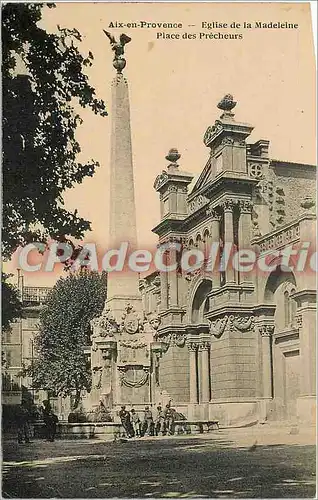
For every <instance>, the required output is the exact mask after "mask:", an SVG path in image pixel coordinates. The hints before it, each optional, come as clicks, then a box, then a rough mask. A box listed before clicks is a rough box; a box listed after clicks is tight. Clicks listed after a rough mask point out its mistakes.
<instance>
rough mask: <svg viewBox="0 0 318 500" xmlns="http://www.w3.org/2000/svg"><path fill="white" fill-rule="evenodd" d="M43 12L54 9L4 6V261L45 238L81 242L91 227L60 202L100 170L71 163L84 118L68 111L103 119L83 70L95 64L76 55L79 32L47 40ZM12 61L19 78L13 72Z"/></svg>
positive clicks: (90, 58)
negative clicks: (81, 109) (81, 111)
mask: <svg viewBox="0 0 318 500" xmlns="http://www.w3.org/2000/svg"><path fill="white" fill-rule="evenodd" d="M49 7H54V4H46V6H45V7H44V6H43V4H40V3H37V4H27V3H20V2H18V3H11V4H10V3H8V4H5V5H4V7H3V8H2V78H3V106H2V114H3V181H4V185H5V190H4V192H3V233H2V241H3V256H4V257H5V258H10V256H11V254H12V252H13V251H14V250H15V249H16V248H17V247H18V246H20V245H24V244H26V243H29V242H32V241H46V239H47V237H48V236H50V237H51V238H55V239H59V238H60V237H61V236H62V237H64V236H65V235H68V236H71V237H74V238H78V239H80V238H82V237H83V234H84V233H85V231H87V230H89V229H90V223H89V222H88V221H86V220H84V219H83V218H81V217H80V216H79V215H78V214H77V211H75V212H74V213H71V212H69V211H67V210H66V209H65V207H64V202H63V197H62V196H63V193H64V191H65V190H66V189H69V188H72V187H73V186H74V185H75V184H76V183H81V182H82V181H83V179H84V178H85V177H86V176H92V175H93V174H94V171H95V168H96V167H97V166H98V163H97V162H96V161H94V160H91V161H90V162H88V163H86V164H81V163H78V162H77V161H76V157H77V154H78V153H79V152H80V151H81V148H80V145H79V143H78V142H77V141H76V138H75V132H76V128H77V127H78V125H80V124H81V123H82V120H81V117H80V115H79V114H78V113H77V112H76V110H75V107H74V106H75V105H76V103H77V104H79V105H80V106H82V107H87V106H88V107H89V108H91V109H92V111H93V112H94V113H95V114H99V115H101V116H106V115H107V112H106V110H105V104H104V102H103V101H102V100H98V99H97V98H96V96H95V90H94V88H93V87H91V86H90V85H89V83H88V77H87V75H86V74H85V72H84V71H85V67H86V66H91V65H92V61H93V59H94V58H93V54H92V53H91V52H89V54H88V56H87V57H84V56H83V55H81V53H80V52H79V50H78V48H77V46H76V45H79V42H80V41H81V35H80V33H79V32H78V31H77V30H76V29H66V28H61V27H59V26H58V33H57V34H51V33H47V32H46V31H45V30H43V29H42V28H40V27H39V26H38V22H39V21H40V20H41V18H42V11H43V9H45V8H49ZM17 58H18V59H20V60H21V61H23V65H24V66H25V70H23V71H22V73H25V74H18V73H19V70H18V68H17ZM20 73H21V70H20ZM78 107H79V106H78Z"/></svg>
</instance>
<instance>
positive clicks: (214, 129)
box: [140, 95, 316, 426]
mask: <svg viewBox="0 0 318 500" xmlns="http://www.w3.org/2000/svg"><path fill="white" fill-rule="evenodd" d="M235 104H236V103H235V102H234V101H233V98H232V96H230V95H227V96H225V98H223V99H222V101H221V102H220V103H219V105H218V107H219V109H220V110H221V116H220V118H218V119H217V120H216V121H215V124H214V125H213V126H210V127H208V129H207V131H206V133H205V136H204V143H205V145H206V146H207V148H208V150H209V159H208V161H207V164H206V166H205V167H204V169H203V171H202V173H201V175H200V176H199V178H198V180H197V182H196V183H195V185H194V187H193V188H192V189H191V191H189V184H190V183H191V182H192V179H193V176H192V175H191V174H189V173H186V172H183V171H182V169H181V168H180V166H179V165H178V163H177V162H178V161H179V160H180V155H179V153H178V151H177V150H171V151H170V152H169V154H168V156H167V157H166V159H167V161H168V162H169V164H168V166H167V167H166V168H165V170H164V171H163V172H162V173H161V174H160V175H158V177H157V178H156V181H155V184H154V187H155V190H156V191H157V193H158V195H159V197H160V206H161V214H160V221H159V223H158V225H157V226H156V227H155V228H154V229H153V231H154V232H155V233H156V234H157V235H158V239H159V245H161V246H162V247H163V248H165V249H166V250H165V254H166V255H167V259H168V260H167V262H170V263H171V262H178V259H180V255H182V253H183V252H184V251H185V250H191V249H194V254H195V249H198V250H201V251H202V253H203V255H204V259H205V261H204V263H203V265H202V266H201V267H200V268H196V269H194V270H193V269H192V270H191V269H190V270H188V271H187V270H185V269H183V268H181V267H182V266H181V267H178V268H177V271H171V272H162V271H161V272H155V273H152V274H151V275H149V276H147V277H146V278H145V279H143V280H141V282H140V292H141V295H142V307H143V310H144V312H145V314H146V316H147V317H149V318H151V317H152V316H156V315H158V317H159V321H160V326H159V329H158V331H157V336H156V349H155V351H153V352H152V356H153V367H154V368H153V380H152V386H153V389H152V399H153V402H154V403H155V402H158V401H160V402H162V401H163V400H167V401H170V400H171V401H172V404H173V405H174V406H175V407H177V408H178V409H179V411H182V412H183V413H184V414H186V415H187V416H188V418H191V419H215V418H217V419H219V421H220V422H221V423H222V424H223V425H231V426H235V425H248V424H251V423H253V422H264V421H266V420H289V421H290V420H292V421H295V420H298V421H313V420H314V418H315V403H316V395H315V388H316V373H315V370H316V350H315V339H316V279H315V272H314V270H312V269H310V267H309V266H308V262H307V265H306V266H305V268H304V269H301V267H302V266H301V265H299V264H298V266H297V265H296V260H297V259H296V260H295V258H294V257H292V255H295V254H297V255H298V259H300V260H301V257H300V254H301V251H302V252H303V253H304V252H305V251H306V249H310V251H309V257H308V258H310V252H312V251H313V250H314V249H315V247H314V245H315V239H316V236H315V233H316V216H315V202H314V200H315V178H316V173H315V167H314V166H312V165H304V164H298V163H290V162H284V161H279V160H273V159H270V158H269V155H268V149H269V142H268V141H266V140H259V141H257V142H256V143H254V144H251V143H249V142H248V137H249V135H250V134H251V132H252V130H253V127H252V126H251V125H248V124H246V123H239V122H237V121H236V120H235V117H234V113H233V108H234V107H235ZM213 244H214V247H215V252H214V253H215V255H214V256H213V259H212V260H214V265H213V266H209V265H208V264H209V262H210V261H211V258H212V257H211V246H212V247H213ZM180 249H181V250H180ZM227 250H228V254H229V255H230V254H231V255H232V252H234V254H235V252H239V251H240V250H241V251H243V250H244V251H245V250H247V251H248V252H249V251H252V252H254V255H255V256H256V262H255V263H254V266H253V267H252V266H250V267H249V266H247V267H245V268H244V270H242V268H241V269H240V268H239V266H235V265H232V264H228V265H226V262H225V260H226V251H227ZM290 251H292V253H291V254H290V253H289V252H290ZM286 255H287V256H288V255H289V257H291V258H290V259H289V260H288V262H287V263H286V258H287V257H286ZM242 258H243V257H242ZM313 258H314V257H313ZM313 258H312V260H313ZM307 261H308V259H307ZM297 262H300V261H297ZM193 267H195V266H193ZM243 267H244V266H243Z"/></svg>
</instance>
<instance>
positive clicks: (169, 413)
mask: <svg viewBox="0 0 318 500" xmlns="http://www.w3.org/2000/svg"><path fill="white" fill-rule="evenodd" d="M175 416H176V410H174V409H173V408H171V406H170V404H167V405H166V408H165V410H164V422H165V423H164V427H165V431H164V432H165V434H166V433H167V432H168V434H170V435H172V434H174V421H175Z"/></svg>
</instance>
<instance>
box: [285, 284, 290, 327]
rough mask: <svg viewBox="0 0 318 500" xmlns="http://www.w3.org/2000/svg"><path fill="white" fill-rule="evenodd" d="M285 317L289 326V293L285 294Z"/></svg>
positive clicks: (286, 324)
mask: <svg viewBox="0 0 318 500" xmlns="http://www.w3.org/2000/svg"><path fill="white" fill-rule="evenodd" d="M284 317H285V322H284V323H285V326H288V325H289V293H288V292H287V290H286V292H284Z"/></svg>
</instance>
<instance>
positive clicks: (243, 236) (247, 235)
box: [238, 200, 252, 283]
mask: <svg viewBox="0 0 318 500" xmlns="http://www.w3.org/2000/svg"><path fill="white" fill-rule="evenodd" d="M239 207H240V218H239V230H238V244H239V245H238V246H239V250H249V249H250V241H251V225H252V219H251V212H252V203H251V202H250V201H249V200H241V201H240V202H239ZM239 277H240V283H247V282H250V281H251V276H250V272H245V271H241V272H240V273H239Z"/></svg>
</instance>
